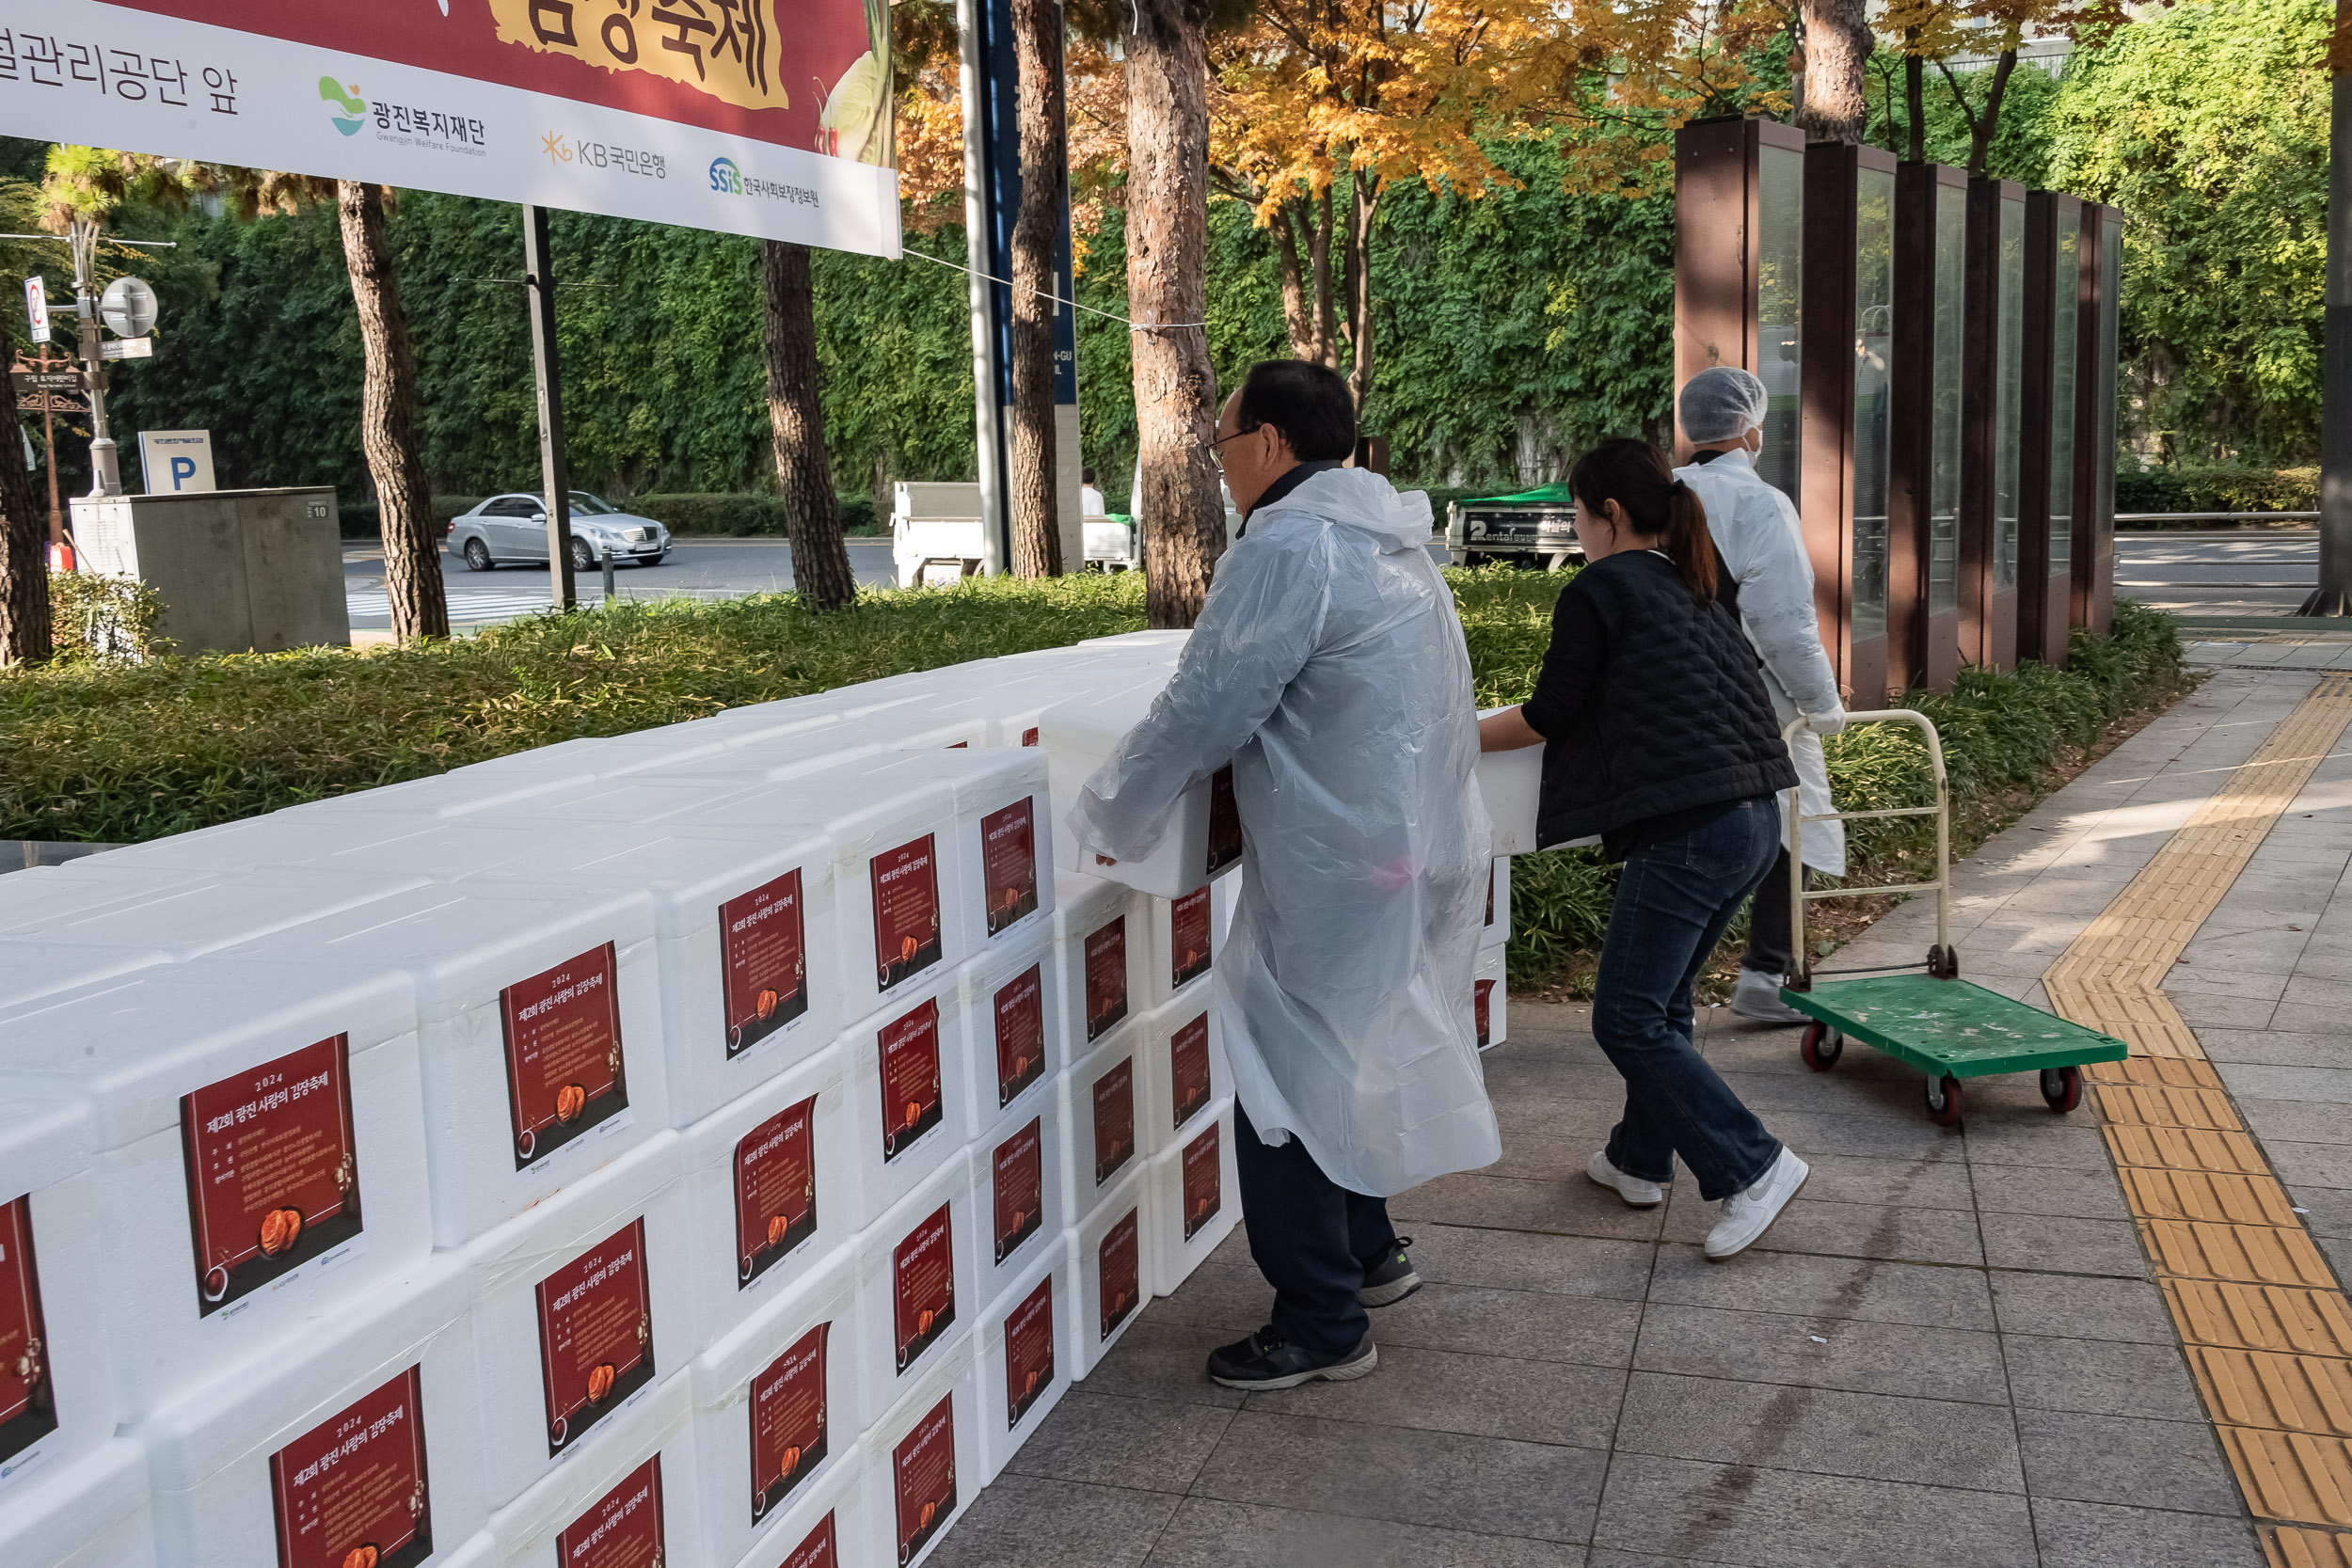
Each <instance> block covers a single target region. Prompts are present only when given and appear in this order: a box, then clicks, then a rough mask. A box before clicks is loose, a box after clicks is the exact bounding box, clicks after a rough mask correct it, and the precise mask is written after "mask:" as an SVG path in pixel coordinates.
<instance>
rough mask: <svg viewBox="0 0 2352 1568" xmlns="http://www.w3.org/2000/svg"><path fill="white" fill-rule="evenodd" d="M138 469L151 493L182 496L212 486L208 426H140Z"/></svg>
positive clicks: (148, 491) (210, 435)
mask: <svg viewBox="0 0 2352 1568" xmlns="http://www.w3.org/2000/svg"><path fill="white" fill-rule="evenodd" d="M139 472H141V473H143V474H145V475H146V476H147V493H148V494H149V495H151V496H184V495H190V494H193V493H194V492H196V491H199V490H210V489H213V488H215V485H214V483H213V433H212V432H211V431H209V430H142V431H140V432H139Z"/></svg>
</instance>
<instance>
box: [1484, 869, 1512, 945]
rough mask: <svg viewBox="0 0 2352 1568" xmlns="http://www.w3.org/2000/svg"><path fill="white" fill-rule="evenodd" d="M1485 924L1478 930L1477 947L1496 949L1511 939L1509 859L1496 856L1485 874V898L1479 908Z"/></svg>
mask: <svg viewBox="0 0 2352 1568" xmlns="http://www.w3.org/2000/svg"><path fill="white" fill-rule="evenodd" d="M1480 909H1481V911H1482V914H1483V917H1484V921H1485V923H1484V924H1483V925H1481V926H1480V927H1479V928H1478V945H1479V946H1481V947H1497V946H1501V945H1502V943H1503V942H1507V941H1509V940H1510V937H1511V857H1510V856H1508V855H1497V856H1496V857H1495V858H1494V863H1493V865H1492V866H1491V867H1489V868H1488V870H1487V873H1486V899H1485V901H1484V902H1483V903H1482V904H1481V906H1480Z"/></svg>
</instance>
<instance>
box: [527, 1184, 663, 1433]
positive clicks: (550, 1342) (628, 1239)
mask: <svg viewBox="0 0 2352 1568" xmlns="http://www.w3.org/2000/svg"><path fill="white" fill-rule="evenodd" d="M539 1370H540V1371H541V1372H542V1374H544V1382H545V1386H546V1392H547V1396H548V1453H549V1454H556V1453H560V1452H562V1451H563V1450H564V1449H566V1448H568V1447H569V1446H571V1445H572V1444H574V1443H577V1442H579V1441H580V1434H581V1433H584V1432H586V1431H587V1430H588V1429H589V1428H590V1427H593V1426H595V1425H596V1423H597V1422H598V1421H601V1420H603V1419H604V1418H605V1417H607V1416H609V1415H611V1414H612V1412H613V1411H615V1410H617V1409H619V1408H620V1406H621V1402H622V1401H624V1400H626V1399H628V1397H629V1395H631V1394H633V1393H635V1392H636V1391H637V1390H638V1389H640V1388H643V1387H644V1386H645V1385H646V1384H648V1383H651V1382H652V1381H653V1304H652V1301H651V1299H650V1298H649V1297H648V1295H647V1294H646V1290H645V1222H644V1220H643V1219H642V1218H640V1219H634V1220H631V1221H629V1223H628V1224H627V1225H625V1226H623V1227H621V1228H620V1229H618V1230H616V1231H614V1232H613V1233H612V1235H610V1236H608V1237H606V1238H605V1239H604V1242H603V1243H602V1244H601V1245H597V1246H593V1247H590V1248H589V1249H588V1250H587V1251H586V1252H583V1253H581V1254H580V1256H579V1257H578V1258H576V1259H572V1261H570V1262H568V1263H566V1264H564V1266H563V1267H562V1268H560V1269H558V1270H556V1271H555V1272H554V1273H553V1274H551V1275H548V1276H547V1277H546V1278H545V1279H543V1280H541V1281H539Z"/></svg>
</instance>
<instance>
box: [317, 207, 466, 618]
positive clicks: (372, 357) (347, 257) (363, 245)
mask: <svg viewBox="0 0 2352 1568" xmlns="http://www.w3.org/2000/svg"><path fill="white" fill-rule="evenodd" d="M335 211H336V214H337V216H338V217H340V218H341V219H342V231H343V265H344V267H345V268H346V269H347V270H348V271H349V272H350V274H351V303H352V306H353V308H354V309H356V310H357V311H358V315H359V347H360V350H361V352H362V354H363V355H364V356H365V358H366V361H367V374H366V377H365V379H364V380H363V381H362V382H361V384H360V391H359V445H360V448H361V450H362V451H365V452H366V453H367V455H368V474H369V476H370V477H371V478H373V480H374V481H375V509H376V516H377V517H378V519H380V521H381V525H382V528H383V533H384V593H385V596H386V597H387V598H389V600H390V601H391V606H392V635H393V636H394V637H396V638H398V639H399V640H400V641H403V642H413V641H416V640H417V639H419V638H421V637H447V636H448V635H449V599H448V596H447V595H446V594H443V593H442V591H441V540H440V536H439V535H438V533H437V531H435V529H434V526H433V487H432V485H431V483H428V482H427V481H426V479H425V474H424V455H423V453H422V451H420V449H419V447H418V444H417V356H416V354H415V352H414V351H413V350H412V348H411V347H410V345H409V341H408V317H407V315H406V313H405V312H404V311H403V310H402V309H401V308H400V285H399V283H398V281H397V280H396V279H395V278H394V277H393V276H392V251H391V246H390V245H388V244H386V243H385V239H384V188H383V187H382V186H380V185H365V184H361V183H359V182H358V181H356V180H340V181H337V182H336V183H335Z"/></svg>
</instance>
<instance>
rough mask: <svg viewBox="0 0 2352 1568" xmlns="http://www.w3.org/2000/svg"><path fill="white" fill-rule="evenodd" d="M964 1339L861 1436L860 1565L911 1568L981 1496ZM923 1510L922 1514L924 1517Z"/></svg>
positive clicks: (974, 1383) (976, 1414) (973, 1382)
mask: <svg viewBox="0 0 2352 1568" xmlns="http://www.w3.org/2000/svg"><path fill="white" fill-rule="evenodd" d="M976 1343H977V1341H976V1340H975V1339H974V1338H973V1337H972V1336H971V1335H968V1334H967V1335H965V1336H964V1337H963V1338H961V1339H959V1340H957V1341H956V1343H955V1344H954V1346H953V1347H952V1348H951V1349H950V1350H949V1352H948V1354H946V1356H944V1357H942V1358H941V1361H940V1363H939V1365H937V1366H935V1367H933V1368H932V1369H931V1370H930V1372H929V1373H927V1374H926V1375H925V1376H924V1377H923V1379H922V1380H921V1381H920V1382H919V1383H918V1384H917V1385H916V1386H914V1388H913V1389H912V1390H910V1391H909V1392H908V1393H907V1395H906V1397H905V1398H903V1399H901V1400H900V1401H899V1402H898V1403H897V1404H895V1405H893V1406H892V1407H891V1408H890V1411H889V1414H887V1415H885V1416H883V1417H882V1418H881V1420H879V1421H877V1422H876V1423H875V1425H874V1427H873V1428H872V1430H870V1431H868V1432H867V1433H866V1441H865V1443H864V1445H863V1447H864V1448H865V1450H866V1560H867V1561H868V1562H870V1563H876V1564H883V1563H891V1564H902V1565H904V1568H914V1565H915V1564H917V1563H920V1562H921V1561H923V1560H924V1559H926V1558H928V1557H930V1554H931V1548H932V1547H933V1546H934V1545H936V1544H938V1541H939V1538H940V1537H941V1536H943V1535H945V1534H946V1533H947V1531H948V1529H949V1528H952V1527H953V1526H954V1524H955V1522H956V1521H957V1520H958V1519H961V1517H963V1511H964V1510H965V1509H967V1508H969V1507H971V1506H972V1499H973V1498H974V1497H977V1496H978V1495H979V1491H980V1485H981V1480H980V1478H981V1476H982V1475H983V1474H984V1473H985V1471H986V1469H987V1465H986V1462H985V1461H983V1460H982V1459H981V1457H980V1401H979V1383H978V1379H977V1376H976V1375H975V1368H974V1364H973V1350H974V1347H975V1345H976ZM927 1511H928V1512H927Z"/></svg>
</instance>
